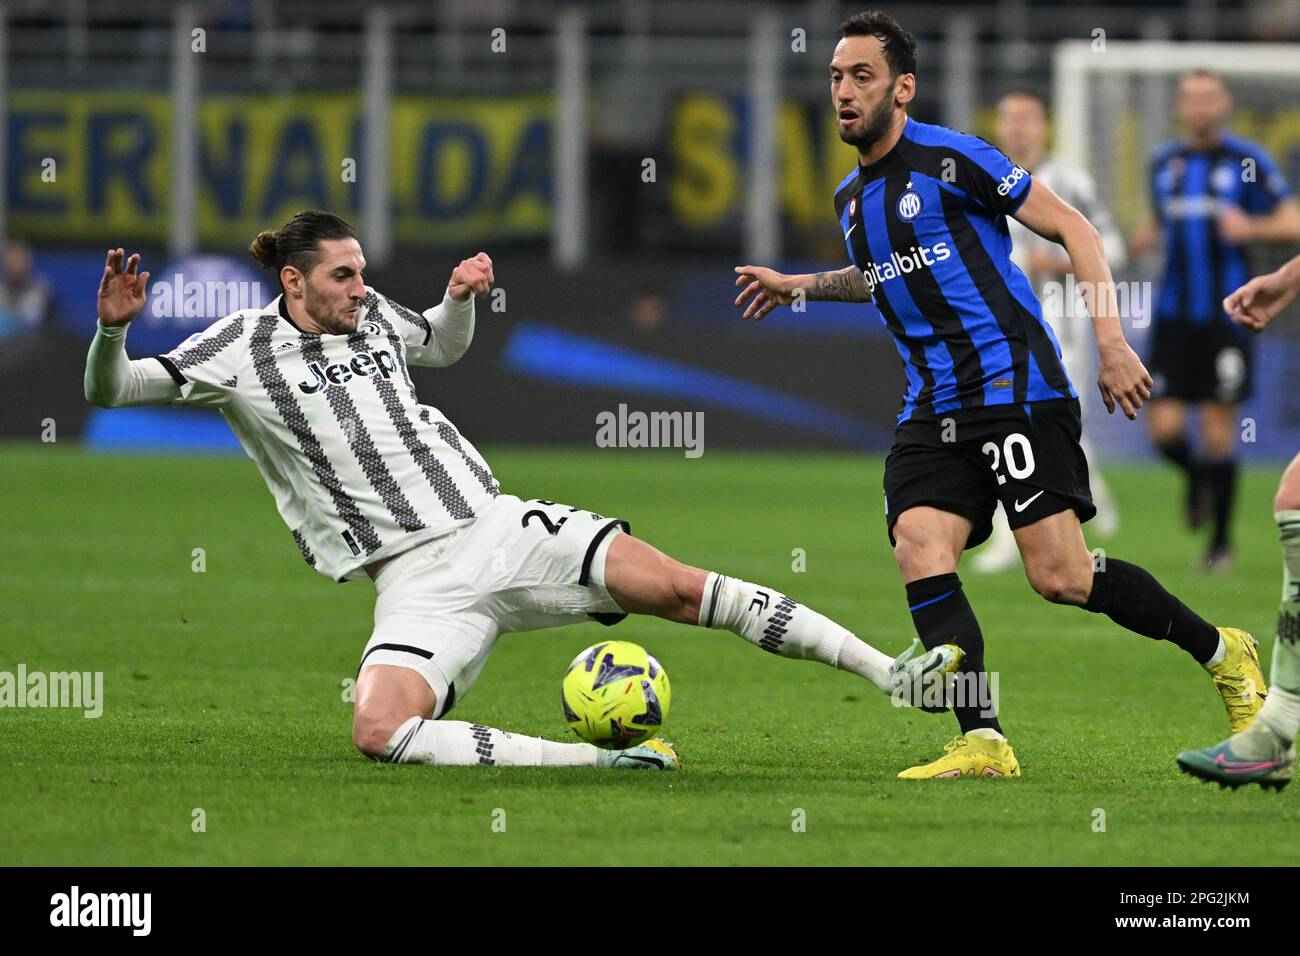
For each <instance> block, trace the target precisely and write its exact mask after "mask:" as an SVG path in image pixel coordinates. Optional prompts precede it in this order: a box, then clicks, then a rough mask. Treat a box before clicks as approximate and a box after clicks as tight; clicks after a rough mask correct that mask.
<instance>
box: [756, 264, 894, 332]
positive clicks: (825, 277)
mask: <svg viewBox="0 0 1300 956" xmlns="http://www.w3.org/2000/svg"><path fill="white" fill-rule="evenodd" d="M736 285H738V286H743V288H742V289H741V290H740V294H739V295H738V296H736V305H737V306H745V311H744V314H742V315H741V318H742V319H761V318H763V316H765V315H767V313H769V312H771V311H772V310H773V309H775V308H776V307H777V306H778V305H789V304H790V303H792V302H794V300H795V299H796V298H797V297H799V296H800V295H802V297H803V298H805V299H812V300H822V301H828V302H869V301H870V300H871V295H870V293H869V292H868V291H867V283H866V281H865V280H864V279H863V278H862V273H861V272H860V271H859V270H858V269H857V268H856V267H854V266H849V267H848V268H845V269H840V270H838V271H835V272H817V273H810V274H805V275H785V274H783V273H780V272H776V271H774V270H772V269H767V268H764V267H763V266H736ZM751 298H752V301H748V304H747V305H746V303H747V300H751Z"/></svg>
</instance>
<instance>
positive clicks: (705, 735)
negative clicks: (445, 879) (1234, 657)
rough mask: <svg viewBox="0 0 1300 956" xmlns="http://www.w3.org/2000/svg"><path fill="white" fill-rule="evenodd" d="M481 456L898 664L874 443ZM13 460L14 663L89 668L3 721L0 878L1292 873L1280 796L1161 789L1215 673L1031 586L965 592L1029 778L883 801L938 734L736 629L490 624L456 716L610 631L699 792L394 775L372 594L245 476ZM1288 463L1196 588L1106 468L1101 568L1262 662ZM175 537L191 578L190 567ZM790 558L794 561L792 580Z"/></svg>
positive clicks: (503, 696) (1170, 498) (1215, 729)
mask: <svg viewBox="0 0 1300 956" xmlns="http://www.w3.org/2000/svg"><path fill="white" fill-rule="evenodd" d="M487 452H488V460H489V461H491V462H492V463H493V465H494V468H495V469H496V471H497V474H498V476H499V477H500V479H501V481H502V484H503V486H504V487H505V489H506V490H507V491H510V492H513V493H516V494H519V495H520V496H521V497H526V498H527V497H540V498H551V499H555V500H558V501H565V502H570V503H572V504H578V505H581V506H583V507H586V508H591V509H593V510H596V511H600V512H602V513H605V514H609V515H619V516H623V517H626V518H628V519H630V520H631V522H632V524H633V528H634V530H635V531H636V532H637V533H638V534H640V535H642V536H643V537H645V538H647V539H648V540H650V541H651V542H653V543H655V544H656V545H658V546H659V547H661V548H663V549H664V550H666V551H668V552H669V553H671V554H673V555H675V556H677V557H680V558H681V559H683V560H685V561H688V562H691V563H694V564H697V565H702V566H705V567H711V568H718V569H721V570H725V571H727V572H730V573H734V574H737V575H742V576H744V577H747V578H749V579H750V580H754V581H759V582H764V583H768V584H771V585H772V586H774V587H777V588H781V589H785V590H787V591H788V592H789V593H790V594H791V595H792V596H794V597H795V598H796V599H797V600H800V601H803V602H805V603H807V604H809V605H811V606H813V607H816V608H818V609H819V610H822V611H823V612H825V613H827V614H829V615H830V616H832V617H834V618H836V619H838V620H839V621H841V622H842V623H843V624H845V625H846V626H848V627H850V628H851V629H853V630H854V631H855V632H857V633H858V634H860V635H861V636H862V637H864V638H865V639H867V640H868V641H870V642H872V643H873V644H875V645H876V646H878V647H880V648H881V649H883V650H885V651H886V652H888V653H891V654H893V653H897V652H898V651H900V650H901V649H902V648H904V647H905V646H906V645H907V644H908V642H909V641H910V640H911V637H912V628H911V623H910V620H909V618H908V614H907V610H906V607H905V602H904V595H903V589H902V585H901V584H900V583H899V579H898V575H897V572H896V571H895V569H894V566H893V563H892V559H891V556H890V553H889V550H888V547H887V543H886V540H885V536H884V533H883V527H882V520H881V497H880V468H881V464H880V461H879V460H878V459H864V458H855V457H847V456H817V455H807V454H802V453H800V454H786V455H732V454H723V453H712V452H711V453H709V454H707V455H705V456H704V457H703V458H701V459H699V460H694V461H688V460H686V459H684V458H683V457H682V456H681V455H680V453H669V452H597V451H582V450H574V451H563V450H540V449H539V450H527V449H498V450H494V449H488V450H487ZM0 455H2V456H3V460H4V462H5V468H4V475H5V482H4V483H5V486H6V500H7V502H8V504H9V507H8V508H6V509H5V510H6V516H5V522H4V524H5V528H4V530H5V536H6V543H7V547H5V548H4V549H3V551H2V552H0V597H2V599H3V607H4V609H5V611H4V622H3V625H0V670H7V671H10V672H13V671H15V670H16V668H17V665H18V664H20V663H23V664H25V665H26V667H27V668H28V670H29V671H30V670H42V671H47V672H50V671H66V670H77V671H103V672H104V695H105V705H104V713H103V716H102V717H101V718H99V719H97V720H88V719H84V718H83V717H82V716H81V714H80V713H79V712H75V711H69V710H49V709H47V710H37V709H7V710H0V767H3V768H4V771H5V772H4V775H3V777H4V786H3V787H0V825H2V826H3V831H4V837H3V838H2V839H0V865H4V864H9V865H12V864H47V865H56V864H57V865H84V864H129V865H157V864H181V865H185V864H205V865H208V864H218V865H234V864H402V865H412V864H414V865H493V864H523V865H536V864H558V865H568V864H597V865H604V864H613V865H631V864H654V865H677V864H724V865H725V864H784V865H802V864H814V865H820V864H839V865H862V864H865V865H914V866H916V865H919V866H928V865H966V864H994V865H996V864H1040V865H1058V864H1059V865H1067V864H1069V865H1078V864H1085V865H1086V864H1098V865H1109V866H1116V865H1164V864H1180V865H1198V866H1208V865H1220V866H1224V865H1250V864H1291V863H1294V862H1295V860H1296V859H1297V857H1298V856H1300V827H1297V823H1300V789H1297V788H1292V789H1291V790H1288V791H1284V792H1283V793H1282V794H1280V795H1279V794H1274V793H1265V792H1263V791H1261V790H1259V789H1258V788H1252V789H1249V790H1241V791H1238V792H1236V793H1230V792H1221V791H1220V790H1219V789H1218V788H1217V787H1211V786H1207V785H1204V784H1201V783H1199V782H1196V781H1193V780H1191V779H1189V778H1186V777H1183V776H1182V775H1180V774H1179V773H1178V772H1177V770H1176V767H1175V765H1174V761H1173V758H1174V754H1175V753H1176V752H1177V751H1178V750H1179V749H1182V748H1185V747H1188V746H1202V745H1205V744H1209V743H1212V742H1214V741H1217V740H1218V739H1220V738H1221V737H1222V736H1224V734H1225V730H1226V718H1225V716H1224V713H1223V708H1222V706H1221V704H1220V702H1219V700H1218V698H1217V696H1216V695H1215V693H1214V691H1213V688H1212V686H1211V684H1210V680H1209V677H1208V676H1207V675H1206V674H1205V673H1204V672H1203V671H1201V670H1200V669H1199V668H1198V667H1197V666H1196V665H1195V664H1194V663H1193V662H1192V661H1191V660H1190V658H1188V657H1186V656H1185V655H1184V654H1182V653H1181V652H1180V651H1179V650H1177V649H1176V648H1174V647H1173V646H1171V645H1169V644H1166V643H1157V642H1153V641H1150V640H1147V639H1145V638H1141V637H1137V636H1135V635H1132V634H1129V633H1127V632H1125V631H1122V630H1120V629H1119V628H1118V627H1116V626H1115V625H1113V624H1111V623H1110V622H1109V621H1108V620H1107V619H1105V618H1102V617H1098V616H1095V615H1090V614H1087V613H1085V612H1083V611H1080V610H1076V609H1073V608H1065V607H1053V606H1050V605H1048V604H1046V603H1045V602H1044V601H1042V600H1041V599H1039V598H1038V597H1037V596H1036V595H1034V594H1033V593H1032V592H1031V591H1030V590H1029V588H1028V586H1027V584H1026V583H1025V582H1024V579H1023V576H1022V575H1021V574H1020V573H1019V572H1015V573H1010V574H1006V575H1002V576H1000V577H997V578H993V579H988V578H980V577H978V576H976V575H975V574H974V573H973V572H972V571H970V570H967V571H966V573H965V575H964V581H965V582H966V586H967V589H968V592H969V594H970V597H971V601H972V603H973V604H974V607H975V610H976V612H977V613H978V614H979V615H980V619H981V623H982V625H983V629H984V634H985V639H986V641H987V647H988V651H987V662H988V665H989V667H990V668H991V669H994V670H996V671H998V672H999V673H1000V680H1001V686H1000V690H1001V703H1002V714H1003V721H1004V725H1005V727H1006V729H1007V732H1008V734H1009V735H1010V737H1011V740H1012V743H1013V744H1014V745H1015V747H1016V750H1017V753H1018V755H1019V757H1020V760H1021V763H1022V766H1023V769H1024V774H1025V776H1024V778H1023V779H1021V780H1018V781H1002V782H985V781H960V782H933V783H904V782H900V781H897V780H895V779H894V775H895V773H897V771H898V770H900V769H902V768H903V767H906V766H908V765H910V764H912V763H914V762H916V761H918V760H919V759H921V758H924V759H929V758H932V757H933V756H935V755H936V754H937V753H938V752H939V751H940V750H941V747H942V745H943V743H944V742H945V741H946V740H948V739H949V738H950V737H951V736H952V735H953V733H954V724H953V721H952V718H951V716H950V715H927V714H922V713H919V712H914V711H901V710H896V709H894V708H893V707H891V706H890V704H889V701H888V700H887V699H885V698H884V697H882V696H879V695H878V694H877V693H876V692H875V691H874V690H873V689H872V688H870V687H868V686H867V685H865V684H864V683H863V682H861V681H859V680H858V679H856V678H854V677H852V676H850V675H847V674H843V673H836V672H833V671H830V670H828V669H827V668H824V667H821V666H819V665H816V664H812V663H805V662H792V661H787V660H783V659H780V658H777V657H774V656H771V655H768V654H764V653H762V652H760V651H758V650H757V649H755V648H753V647H751V646H749V645H748V644H746V643H745V642H744V641H742V640H741V639H739V638H737V637H735V636H733V635H731V634H727V633H725V632H718V631H702V630H698V629H691V628H684V627H679V626H674V625H670V624H667V623H662V622H659V621H654V620H650V619H641V618H637V619H632V620H629V621H628V622H626V623H624V624H622V625H620V626H619V627H618V628H617V629H616V630H615V631H613V632H610V631H607V630H605V629H603V628H601V627H599V626H598V625H595V624H592V625H587V626H580V627H571V628H565V629H562V630H551V631H541V632H535V633H529V634H512V635H506V636H504V637H503V638H502V639H501V640H500V642H499V643H498V645H497V650H496V653H495V654H494V656H493V658H492V660H491V662H490V663H489V664H488V666H487V668H486V670H485V671H484V673H483V675H482V677H481V678H480V680H479V682H478V684H477V685H476V686H475V688H474V689H473V692H472V693H470V694H469V695H468V696H467V697H466V698H464V700H463V701H462V702H460V703H459V704H458V706H457V708H456V711H455V713H454V715H455V717H457V718H460V719H470V720H475V721H481V722H483V723H487V724H491V725H494V726H497V727H501V728H504V729H508V730H515V731H520V732H523V733H529V734H537V735H543V736H550V737H553V738H556V739H565V738H566V736H567V735H568V731H567V729H566V728H565V726H564V724H563V721H562V718H561V715H560V706H559V686H560V677H561V674H562V671H563V669H564V667H565V665H566V664H567V663H568V661H569V660H570V659H571V658H572V657H573V656H574V654H576V653H577V652H578V651H579V650H580V649H581V648H582V647H584V646H586V645H587V644H590V643H593V642H594V641H596V640H598V639H600V638H602V637H605V636H608V635H610V634H611V633H612V634H617V635H618V636H619V637H621V638H624V639H627V640H633V641H638V642H640V643H643V644H645V645H646V646H648V647H649V648H650V649H651V650H652V652H653V653H654V654H655V655H656V656H658V658H659V659H660V660H661V661H662V662H663V664H664V666H665V667H666V668H667V669H668V672H669V674H670V675H671V678H672V683H673V710H672V714H671V717H670V719H669V722H668V723H669V725H668V728H667V731H668V733H667V736H669V737H670V738H671V739H673V740H674V741H675V742H676V743H677V745H678V747H679V750H680V752H681V754H682V756H683V758H684V760H685V764H686V767H685V770H684V772H682V773H677V774H655V773H620V772H610V771H598V770H585V769H584V770H566V769H555V770H532V769H505V768H463V769H461V768H452V769H433V768H430V767H424V766H401V767H392V766H386V765H379V764H374V763H371V762H368V761H366V760H364V759H363V758H361V757H360V756H359V755H357V754H356V753H355V751H353V749H352V746H351V742H350V738H349V728H350V719H351V707H350V705H349V704H348V703H347V702H346V701H345V699H344V692H345V688H344V682H345V681H346V680H348V679H349V678H351V677H352V676H353V674H354V670H355V667H356V663H357V658H358V655H359V652H360V650H361V648H362V645H363V644H364V643H365V641H366V639H367V637H368V635H369V630H370V626H371V610H372V597H373V590H372V588H371V587H370V586H369V584H368V583H365V582H354V583H350V584H348V585H346V586H339V585H336V584H332V583H330V582H329V581H327V580H326V579H324V578H323V577H321V576H319V575H317V574H315V573H313V572H311V571H310V570H309V569H308V568H307V567H306V565H304V564H303V563H302V561H301V560H300V559H299V557H298V555H297V551H296V549H295V548H294V545H293V542H292V540H291V538H290V536H289V534H288V532H287V531H286V530H285V529H284V527H283V525H282V524H281V522H280V520H279V518H278V516H277V515H276V513H275V510H274V506H273V503H272V501H271V498H270V495H269V494H268V493H267V492H266V490H265V488H264V487H263V486H262V484H261V481H260V479H259V477H258V475H257V473H256V471H255V469H254V467H253V465H252V463H251V462H249V461H247V460H245V459H243V458H242V457H240V458H234V457H225V458H221V457H217V458H205V457H197V458H162V457H111V456H99V455H89V454H86V453H83V452H80V451H76V450H72V449H65V448H63V447H61V446H53V445H51V446H37V445H8V446H5V447H4V448H3V449H0ZM1278 474H1279V469H1276V468H1274V469H1269V468H1265V469H1254V470H1250V471H1249V472H1248V473H1247V474H1246V475H1245V478H1244V481H1243V482H1242V485H1241V489H1240V493H1241V505H1242V507H1241V519H1240V522H1239V525H1238V529H1237V540H1238V544H1239V555H1238V563H1237V567H1236V570H1235V571H1234V572H1233V574H1232V575H1230V576H1226V577H1207V576H1205V575H1203V574H1201V573H1200V572H1198V571H1196V570H1195V569H1194V559H1195V557H1196V555H1197V554H1198V553H1199V550H1200V547H1201V542H1199V541H1197V540H1196V539H1194V538H1192V537H1191V536H1190V535H1189V534H1188V533H1186V532H1185V531H1183V530H1182V529H1181V527H1180V526H1179V523H1178V520H1177V515H1176V513H1175V503H1176V502H1177V501H1178V488H1177V484H1176V482H1175V478H1174V476H1173V475H1172V474H1171V473H1170V472H1167V471H1165V470H1163V469H1159V468H1155V467H1122V468H1121V467H1115V468H1112V469H1110V470H1108V472H1107V475H1108V476H1109V477H1110V478H1111V480H1112V482H1113V484H1114V486H1115V488H1116V491H1117V494H1118V497H1119V500H1120V502H1121V504H1122V507H1123V513H1122V522H1123V524H1122V528H1121V531H1120V534H1119V536H1118V537H1117V538H1116V539H1115V540H1114V541H1112V542H1109V543H1108V550H1109V552H1110V553H1112V554H1114V555H1116V556H1123V557H1124V558H1126V559H1128V560H1131V561H1136V562H1138V563H1140V564H1142V565H1144V566H1146V567H1147V568H1149V569H1150V570H1151V571H1152V572H1154V573H1155V574H1156V575H1157V577H1159V578H1160V579H1161V580H1162V581H1163V582H1164V583H1165V585H1166V586H1167V587H1169V588H1170V589H1171V590H1173V591H1174V592H1175V593H1177V594H1179V595H1180V596H1182V597H1183V598H1184V599H1185V600H1187V601H1188V602H1189V603H1190V604H1192V606H1193V607H1196V608H1197V609H1198V610H1200V611H1202V613H1204V614H1206V615H1207V616H1208V617H1210V618H1211V619H1212V620H1213V621H1215V622H1216V623H1220V624H1235V625H1239V626H1243V627H1246V628H1248V629H1250V630H1252V631H1253V632H1254V633H1255V634H1256V635H1258V636H1259V637H1260V638H1261V640H1262V642H1263V645H1264V646H1263V652H1264V659H1265V665H1266V668H1267V660H1268V654H1269V652H1270V651H1271V647H1272V625H1273V619H1274V614H1275V609H1276V605H1277V600H1278V589H1279V578H1280V574H1279V553H1278V546H1277V544H1276V530H1275V528H1274V527H1273V523H1272V518H1271V501H1272V493H1273V489H1274V485H1275V483H1276V480H1277V477H1278ZM195 548H202V549H204V553H205V558H206V571H205V572H204V573H195V572H194V571H193V570H192V564H193V560H194V559H193V557H192V555H193V549H195ZM795 549H802V552H801V553H802V554H803V555H805V560H806V570H803V571H797V570H795V563H796V554H797V553H796V551H795ZM198 809H201V810H202V811H203V814H204V819H205V823H206V827H205V829H204V831H203V832H195V827H194V823H193V821H194V819H195V816H194V814H195V811H196V810H198ZM502 811H503V812H502ZM799 811H802V813H800V812H799ZM1102 814H1104V817H1103V816H1102ZM801 820H802V821H803V826H802V827H800V826H798V825H797V824H798V823H799V822H800V821H801ZM1103 823H1104V831H1103V832H1098V829H1099V826H1100V825H1101V824H1103ZM494 824H495V826H494ZM502 831H503V832H502Z"/></svg>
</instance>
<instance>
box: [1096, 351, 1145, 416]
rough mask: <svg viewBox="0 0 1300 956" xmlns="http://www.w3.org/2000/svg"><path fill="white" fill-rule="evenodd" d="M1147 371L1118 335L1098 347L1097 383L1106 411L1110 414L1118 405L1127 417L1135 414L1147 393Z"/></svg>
mask: <svg viewBox="0 0 1300 956" xmlns="http://www.w3.org/2000/svg"><path fill="white" fill-rule="evenodd" d="M1151 386H1152V381H1151V373H1150V372H1148V371H1147V369H1146V366H1145V365H1143V364H1142V360H1141V359H1140V358H1138V357H1137V353H1136V352H1134V351H1133V350H1132V349H1131V348H1129V344H1128V343H1127V342H1125V341H1123V340H1122V339H1121V340H1120V341H1118V342H1112V343H1107V344H1106V345H1103V346H1101V347H1100V348H1099V349H1098V373H1097V387H1098V388H1099V389H1101V400H1102V401H1103V402H1105V403H1106V411H1108V412H1110V413H1111V414H1112V415H1113V414H1114V413H1115V406H1116V405H1118V406H1119V407H1120V408H1121V409H1122V410H1123V411H1124V414H1125V415H1127V416H1128V417H1129V419H1130V420H1131V419H1134V418H1137V413H1138V409H1139V408H1141V407H1142V403H1143V402H1145V401H1146V400H1147V399H1148V398H1150V397H1151Z"/></svg>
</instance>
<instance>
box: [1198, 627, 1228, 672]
mask: <svg viewBox="0 0 1300 956" xmlns="http://www.w3.org/2000/svg"><path fill="white" fill-rule="evenodd" d="M1227 656H1228V645H1227V644H1225V643H1223V635H1222V634H1220V635H1219V645H1218V647H1216V648H1215V649H1214V653H1213V654H1211V655H1210V659H1209V660H1208V661H1206V662H1205V663H1204V664H1202V665H1201V666H1202V667H1204V668H1205V669H1206V670H1207V671H1208V670H1209V669H1210V668H1211V667H1218V666H1219V665H1220V664H1222V663H1223V659H1224V658H1225V657H1227Z"/></svg>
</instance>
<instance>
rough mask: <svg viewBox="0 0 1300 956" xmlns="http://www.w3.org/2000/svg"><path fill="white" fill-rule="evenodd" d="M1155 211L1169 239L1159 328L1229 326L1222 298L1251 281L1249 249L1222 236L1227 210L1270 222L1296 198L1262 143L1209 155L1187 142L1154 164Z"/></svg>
mask: <svg viewBox="0 0 1300 956" xmlns="http://www.w3.org/2000/svg"><path fill="white" fill-rule="evenodd" d="M1150 178H1151V205H1152V211H1153V212H1154V213H1155V216H1156V219H1157V221H1158V222H1159V223H1160V227H1161V232H1162V234H1163V236H1164V271H1163V274H1162V275H1161V278H1160V292H1159V294H1158V295H1157V297H1156V304H1155V309H1154V312H1155V315H1154V318H1155V320H1156V321H1157V322H1169V321H1178V320H1181V321H1184V322H1194V323H1207V322H1224V323H1227V322H1229V319H1228V317H1227V316H1226V315H1225V314H1224V311H1223V306H1222V302H1223V298H1224V296H1226V295H1227V294H1228V293H1230V292H1232V290H1234V289H1236V288H1238V287H1240V286H1241V285H1242V284H1243V283H1244V282H1245V281H1246V280H1247V279H1249V278H1250V270H1249V268H1248V266H1247V263H1246V257H1245V254H1244V247H1243V246H1242V245H1241V244H1239V243H1233V242H1228V241H1226V240H1224V239H1223V238H1222V237H1221V236H1220V235H1219V229H1218V224H1217V218H1218V215H1219V213H1220V211H1221V210H1223V209H1224V208H1226V207H1229V206H1235V207H1237V208H1238V209H1240V210H1241V211H1242V212H1244V213H1246V214H1248V215H1255V216H1258V215H1265V214H1267V213H1270V212H1272V211H1273V210H1274V209H1275V208H1277V205H1278V203H1280V202H1281V201H1282V200H1283V199H1285V198H1286V197H1287V196H1289V195H1290V192H1291V191H1290V189H1289V188H1288V186H1287V184H1286V180H1285V179H1283V177H1282V174H1281V173H1280V172H1279V171H1278V169H1277V166H1276V165H1274V163H1273V160H1272V159H1271V158H1270V157H1269V155H1268V154H1267V153H1266V152H1264V150H1263V148H1262V147H1261V146H1259V145H1258V144H1257V143H1252V142H1250V141H1249V140H1246V139H1241V138H1240V137H1237V136H1230V135H1225V136H1223V137H1222V138H1221V139H1220V141H1219V142H1218V143H1217V144H1215V145H1214V146H1212V147H1209V148H1196V147H1193V146H1191V145H1189V144H1188V143H1185V142H1172V143H1166V144H1164V145H1163V146H1160V147H1159V148H1157V149H1156V151H1155V152H1154V153H1153V154H1152V157H1151V168H1150Z"/></svg>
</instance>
